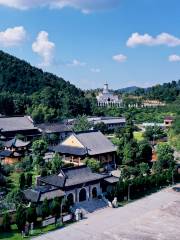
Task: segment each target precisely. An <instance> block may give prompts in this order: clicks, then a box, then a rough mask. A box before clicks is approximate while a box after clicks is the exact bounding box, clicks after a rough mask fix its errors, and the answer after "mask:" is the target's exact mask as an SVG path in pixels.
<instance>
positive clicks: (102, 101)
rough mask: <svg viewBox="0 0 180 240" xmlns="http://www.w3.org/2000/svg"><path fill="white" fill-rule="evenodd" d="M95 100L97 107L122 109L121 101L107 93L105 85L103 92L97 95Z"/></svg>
mask: <svg viewBox="0 0 180 240" xmlns="http://www.w3.org/2000/svg"><path fill="white" fill-rule="evenodd" d="M96 99H97V103H98V106H99V107H107V106H109V107H122V99H120V98H119V97H118V95H114V94H113V93H112V92H110V91H109V88H108V84H107V83H105V84H104V89H103V91H102V92H100V93H99V94H98V95H97V97H96Z"/></svg>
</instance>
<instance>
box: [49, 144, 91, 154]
mask: <svg viewBox="0 0 180 240" xmlns="http://www.w3.org/2000/svg"><path fill="white" fill-rule="evenodd" d="M52 150H53V151H55V152H58V153H62V154H67V153H68V154H72V155H77V156H84V155H86V154H87V149H86V148H80V147H72V146H67V145H62V144H58V145H57V146H54V147H53V148H52Z"/></svg>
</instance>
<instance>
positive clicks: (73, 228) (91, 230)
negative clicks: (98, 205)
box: [35, 184, 180, 240]
mask: <svg viewBox="0 0 180 240" xmlns="http://www.w3.org/2000/svg"><path fill="white" fill-rule="evenodd" d="M179 223H180V184H179V185H176V186H175V187H174V188H173V189H172V188H166V189H163V190H161V191H159V192H157V193H154V194H152V195H150V196H147V197H145V198H142V199H140V200H137V201H134V202H132V203H129V204H127V205H126V206H124V207H120V208H118V209H112V208H105V209H101V210H99V211H96V212H94V213H91V214H88V215H87V219H84V220H82V221H80V222H78V223H74V224H71V225H69V226H67V227H65V228H62V229H59V230H56V231H53V232H50V233H48V234H45V235H41V236H39V237H37V238H35V239H36V240H56V239H57V240H58V239H63V240H170V239H173V240H179V239H180V228H179Z"/></svg>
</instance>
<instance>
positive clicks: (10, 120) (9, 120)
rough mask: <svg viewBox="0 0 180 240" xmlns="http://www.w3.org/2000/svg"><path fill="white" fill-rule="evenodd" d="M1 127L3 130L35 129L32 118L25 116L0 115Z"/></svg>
mask: <svg viewBox="0 0 180 240" xmlns="http://www.w3.org/2000/svg"><path fill="white" fill-rule="evenodd" d="M0 129H1V131H2V132H8V131H9V132H10V131H21V130H35V129H37V128H35V127H34V124H33V122H32V120H31V119H30V118H29V117H28V116H24V117H0Z"/></svg>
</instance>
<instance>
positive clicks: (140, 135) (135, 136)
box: [133, 132, 144, 142]
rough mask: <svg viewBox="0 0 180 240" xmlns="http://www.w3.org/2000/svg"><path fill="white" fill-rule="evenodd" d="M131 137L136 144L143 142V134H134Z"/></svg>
mask: <svg viewBox="0 0 180 240" xmlns="http://www.w3.org/2000/svg"><path fill="white" fill-rule="evenodd" d="M133 135H134V138H135V139H136V140H137V141H138V142H140V141H142V140H144V137H143V132H134V133H133Z"/></svg>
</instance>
